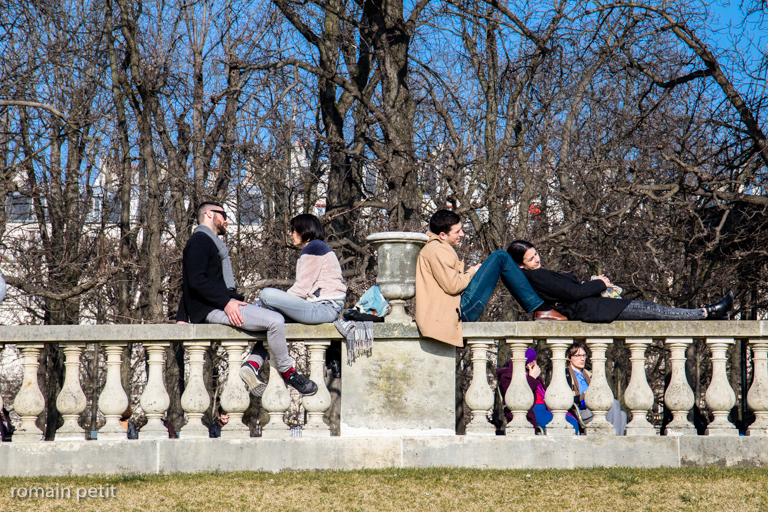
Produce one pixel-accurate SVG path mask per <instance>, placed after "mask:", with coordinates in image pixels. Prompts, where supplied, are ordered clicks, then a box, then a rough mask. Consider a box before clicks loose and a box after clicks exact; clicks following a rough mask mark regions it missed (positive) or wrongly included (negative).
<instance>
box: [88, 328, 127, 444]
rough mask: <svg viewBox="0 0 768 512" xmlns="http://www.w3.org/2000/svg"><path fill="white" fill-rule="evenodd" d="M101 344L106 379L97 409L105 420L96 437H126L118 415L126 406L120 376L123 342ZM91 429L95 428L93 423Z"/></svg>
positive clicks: (125, 396) (109, 438)
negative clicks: (103, 353)
mask: <svg viewBox="0 0 768 512" xmlns="http://www.w3.org/2000/svg"><path fill="white" fill-rule="evenodd" d="M102 346H103V347H104V352H106V353H107V380H106V383H105V384H104V389H102V390H101V395H99V410H100V411H101V413H102V414H103V415H104V418H105V419H106V420H107V421H106V423H105V424H104V426H103V427H101V429H100V430H99V434H98V436H97V437H96V439H98V440H99V441H105V440H106V441H108V440H113V439H126V430H125V429H124V428H123V427H122V426H121V425H120V416H121V415H122V414H123V412H124V411H125V410H126V409H127V408H128V395H126V394H125V390H124V389H123V382H122V380H121V377H120V367H121V365H122V359H123V347H125V344H123V343H103V344H102ZM91 430H96V428H95V425H94V428H92V429H91Z"/></svg>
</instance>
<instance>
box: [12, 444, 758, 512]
mask: <svg viewBox="0 0 768 512" xmlns="http://www.w3.org/2000/svg"><path fill="white" fill-rule="evenodd" d="M510 456H512V455H510ZM57 486H58V493H59V495H60V496H61V494H62V493H63V491H62V489H64V488H69V490H70V491H69V492H70V496H71V497H70V498H66V497H64V498H62V497H59V498H56V497H48V498H43V497H39V498H35V497H26V498H23V497H22V498H19V497H16V496H18V494H19V490H20V489H24V490H23V491H21V493H22V494H24V493H25V492H26V493H29V492H30V491H29V489H30V488H31V487H43V488H44V489H51V490H50V491H48V492H50V493H52V494H54V495H55V493H56V492H57V491H56V489H57ZM99 486H101V491H100V490H99ZM78 489H80V491H79V493H80V494H81V495H82V494H87V493H88V492H89V489H94V491H90V492H92V493H94V494H96V495H97V497H93V498H81V499H80V501H79V502H78V500H77V494H78ZM108 489H109V490H108ZM111 489H114V495H115V497H109V498H108V497H98V494H99V492H101V494H102V496H104V495H108V494H110V493H111V492H113V491H112V490H111ZM38 492H39V491H38ZM12 493H13V496H14V497H12ZM0 510H3V511H15V510H34V511H37V510H61V511H68V510H72V511H75V510H77V511H86V510H119V511H131V510H160V511H163V510H178V511H183V510H201V511H206V512H208V511H229V510H243V511H246V510H274V511H285V512H288V511H301V512H313V511H326V510H328V511H331V510H344V511H348V510H349V511H355V510H360V511H368V510H375V511H379V510H381V511H389V510H393V511H401V510H407V511H412V512H417V511H418V512H421V511H431V510H441V511H442V510H445V511H451V512H452V511H464V510H472V511H475V510H477V511H489V512H500V511H508V510H535V511H548V510H633V511H634V510H707V511H711V512H719V511H723V510H734V511H747V510H768V469H753V468H750V469H742V468H734V469H723V468H686V469H588V470H583V469H581V470H568V471H561V470H543V471H534V470H528V471H518V470H515V471H496V470H477V469H387V470H370V471H304V472H283V473H277V474H275V473H255V472H238V473H197V474H192V475H184V474H174V475H159V476H158V475H134V476H109V477H106V476H103V477H55V478H3V479H0Z"/></svg>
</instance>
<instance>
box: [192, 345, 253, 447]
mask: <svg viewBox="0 0 768 512" xmlns="http://www.w3.org/2000/svg"><path fill="white" fill-rule="evenodd" d="M184 346H185V347H186V348H187V351H188V352H189V380H188V381H187V385H186V386H185V387H184V394H182V395H181V407H182V408H183V409H184V412H186V413H187V416H188V417H189V420H188V421H187V424H186V425H185V426H184V428H183V429H182V432H184V439H194V438H207V437H208V429H207V428H205V426H204V425H203V414H205V411H207V410H208V406H209V405H210V404H211V397H210V396H209V395H208V390H207V389H205V381H204V380H203V363H204V361H205V351H206V349H207V348H208V347H209V346H210V342H207V341H185V342H184ZM239 371H240V368H239V367H238V372H239ZM225 410H226V409H225Z"/></svg>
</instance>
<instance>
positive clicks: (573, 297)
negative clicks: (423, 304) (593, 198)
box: [507, 240, 733, 323]
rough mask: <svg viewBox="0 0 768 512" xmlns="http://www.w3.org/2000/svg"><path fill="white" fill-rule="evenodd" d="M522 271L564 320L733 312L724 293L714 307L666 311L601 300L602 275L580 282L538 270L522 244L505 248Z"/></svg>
mask: <svg viewBox="0 0 768 512" xmlns="http://www.w3.org/2000/svg"><path fill="white" fill-rule="evenodd" d="M507 252H508V253H509V255H510V256H512V259H513V260H514V262H515V263H517V265H518V266H519V267H520V268H521V269H522V270H523V273H525V277H527V278H528V281H530V283H531V286H532V287H533V289H534V291H535V292H536V293H537V294H538V295H539V297H541V298H542V299H543V300H544V302H545V304H546V305H548V306H551V307H552V309H554V310H556V311H557V312H559V313H561V314H562V315H564V316H565V317H566V318H568V320H581V321H582V322H592V323H610V322H613V321H614V320H705V319H706V320H721V319H727V318H728V312H729V311H731V310H732V309H733V293H732V292H730V291H729V292H728V293H727V294H726V295H725V297H723V298H722V299H720V301H719V302H717V303H716V304H712V305H710V306H705V307H703V308H697V309H682V308H670V307H666V306H661V305H659V304H656V303H655V302H649V301H642V300H628V299H611V298H606V297H601V296H600V294H601V293H603V292H604V291H605V290H606V289H607V288H608V287H610V286H613V284H612V283H611V281H610V280H609V279H608V278H607V277H605V276H604V275H601V276H599V278H598V279H596V280H594V281H584V282H582V281H580V280H578V279H577V278H576V276H574V275H573V274H571V273H569V272H555V271H553V270H546V269H543V268H541V260H540V258H539V253H538V252H537V251H536V247H534V245H533V244H532V243H531V242H527V241H525V240H515V241H514V242H512V243H511V244H510V245H509V247H508V248H507Z"/></svg>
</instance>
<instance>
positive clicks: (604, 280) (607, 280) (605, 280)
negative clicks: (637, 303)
mask: <svg viewBox="0 0 768 512" xmlns="http://www.w3.org/2000/svg"><path fill="white" fill-rule="evenodd" d="M597 279H599V280H600V281H602V282H604V283H605V286H606V288H610V287H611V286H613V283H611V280H610V279H608V278H607V277H605V276H604V275H603V274H600V275H599V276H597Z"/></svg>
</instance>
